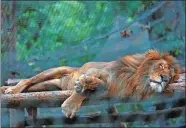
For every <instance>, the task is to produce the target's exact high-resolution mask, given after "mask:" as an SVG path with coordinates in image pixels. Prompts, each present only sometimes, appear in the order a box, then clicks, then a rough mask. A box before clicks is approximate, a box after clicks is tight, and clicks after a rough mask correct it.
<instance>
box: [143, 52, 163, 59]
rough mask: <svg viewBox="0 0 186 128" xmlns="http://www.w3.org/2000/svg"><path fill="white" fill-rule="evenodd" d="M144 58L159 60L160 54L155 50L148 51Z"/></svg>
mask: <svg viewBox="0 0 186 128" xmlns="http://www.w3.org/2000/svg"><path fill="white" fill-rule="evenodd" d="M145 56H146V57H147V58H148V59H152V60H158V59H160V58H161V54H160V53H159V52H158V51H156V50H149V51H148V52H147V53H146V54H145Z"/></svg>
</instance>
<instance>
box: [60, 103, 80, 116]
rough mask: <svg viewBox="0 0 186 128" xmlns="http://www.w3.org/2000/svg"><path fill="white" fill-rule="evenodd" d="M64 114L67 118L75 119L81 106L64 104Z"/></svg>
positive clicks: (62, 106)
mask: <svg viewBox="0 0 186 128" xmlns="http://www.w3.org/2000/svg"><path fill="white" fill-rule="evenodd" d="M61 108H62V112H63V113H64V114H65V116H66V117H67V118H73V117H74V116H75V114H76V112H77V110H78V109H79V106H78V105H77V104H73V103H72V104H70V103H65V102H64V103H63V104H62V105H61Z"/></svg>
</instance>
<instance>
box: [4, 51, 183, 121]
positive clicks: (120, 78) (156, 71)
mask: <svg viewBox="0 0 186 128" xmlns="http://www.w3.org/2000/svg"><path fill="white" fill-rule="evenodd" d="M180 71H181V70H180V66H179V64H178V63H177V61H176V59H175V58H174V57H173V56H171V55H170V54H168V53H160V52H158V51H157V50H149V51H147V52H146V53H143V54H133V55H126V56H124V57H121V58H120V59H118V60H116V61H111V62H88V63H86V64H84V65H83V66H82V67H64V66H62V67H57V68H52V69H48V70H46V71H44V72H41V73H40V74H38V75H36V76H33V77H31V78H29V79H25V80H22V81H20V82H19V83H18V84H17V85H16V86H11V87H7V86H3V87H1V91H2V92H3V93H13V94H15V93H21V92H30V91H48V90H50V89H51V88H58V89H60V90H73V93H72V95H71V96H70V97H69V98H67V99H66V100H65V101H64V102H63V104H62V105H61V107H62V111H63V113H64V114H65V116H66V117H67V118H73V117H74V116H75V114H76V112H77V111H78V109H79V108H80V106H81V104H82V102H83V100H85V99H86V98H87V94H86V93H85V92H86V90H95V89H96V88H97V87H98V86H104V87H105V88H106V96H107V97H119V98H125V97H130V96H135V97H137V99H139V100H140V99H146V98H148V97H150V96H152V95H153V94H154V93H156V92H163V91H164V90H165V89H166V88H167V87H168V85H169V84H170V83H173V82H174V81H175V80H177V79H178V78H179V74H180Z"/></svg>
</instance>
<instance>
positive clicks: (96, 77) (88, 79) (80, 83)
mask: <svg viewBox="0 0 186 128" xmlns="http://www.w3.org/2000/svg"><path fill="white" fill-rule="evenodd" d="M108 76H109V74H108V73H107V72H105V71H102V70H98V69H90V70H88V71H87V72H86V73H85V74H83V75H81V76H80V77H79V78H78V79H77V80H76V81H75V91H76V92H77V93H83V92H84V91H85V90H87V89H95V88H96V87H97V86H99V85H105V84H106V83H107V80H108Z"/></svg>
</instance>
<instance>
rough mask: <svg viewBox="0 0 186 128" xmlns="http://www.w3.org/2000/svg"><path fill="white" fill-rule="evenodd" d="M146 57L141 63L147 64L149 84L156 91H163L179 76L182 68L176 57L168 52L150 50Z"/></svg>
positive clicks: (142, 65)
mask: <svg viewBox="0 0 186 128" xmlns="http://www.w3.org/2000/svg"><path fill="white" fill-rule="evenodd" d="M145 56H146V59H145V60H144V62H143V63H142V64H141V65H140V66H141V68H144V67H146V66H147V71H146V72H147V75H148V77H147V83H149V84H147V85H146V86H150V87H151V89H152V90H153V91H155V92H162V91H163V90H164V89H165V88H166V86H167V85H168V84H170V83H172V82H173V81H175V80H177V79H178V78H179V73H180V68H179V66H178V64H177V63H176V59H175V58H174V57H173V56H171V55H169V54H168V53H164V54H160V53H159V52H157V51H154V50H149V51H148V52H147V53H146V55H145ZM144 70H145V69H144Z"/></svg>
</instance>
